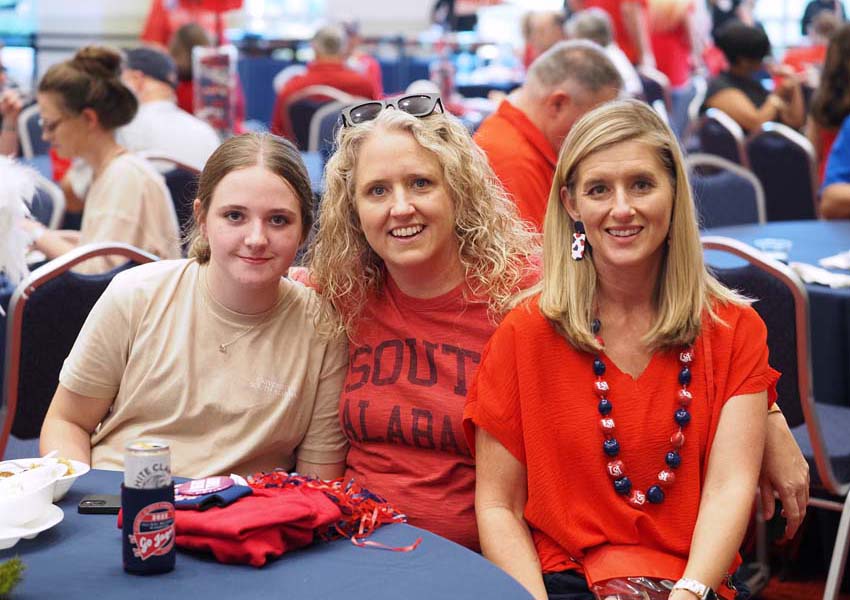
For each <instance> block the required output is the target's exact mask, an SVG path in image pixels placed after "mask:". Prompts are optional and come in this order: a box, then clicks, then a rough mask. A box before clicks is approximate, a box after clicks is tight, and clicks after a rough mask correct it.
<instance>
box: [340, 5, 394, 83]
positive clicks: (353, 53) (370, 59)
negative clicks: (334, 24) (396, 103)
mask: <svg viewBox="0 0 850 600" xmlns="http://www.w3.org/2000/svg"><path fill="white" fill-rule="evenodd" d="M343 27H344V28H345V35H346V36H348V60H346V64H347V65H348V66H349V67H351V68H352V69H354V70H355V71H357V72H358V73H361V74H362V75H364V76H365V77H366V79H368V80H369V81H371V82H372V85H374V86H375V93H376V94H377V96H376V97H377V98H382V97H383V96H384V79H383V74H382V73H381V63H379V62H378V60H377V59H376V58H375V57H374V56H372V55H371V54H369V53H367V52H363V51H362V50H361V49H360V46H361V44H362V43H363V38H362V37H361V36H360V22H359V21H356V20H354V19H352V20H350V21H345V22H344V23H343Z"/></svg>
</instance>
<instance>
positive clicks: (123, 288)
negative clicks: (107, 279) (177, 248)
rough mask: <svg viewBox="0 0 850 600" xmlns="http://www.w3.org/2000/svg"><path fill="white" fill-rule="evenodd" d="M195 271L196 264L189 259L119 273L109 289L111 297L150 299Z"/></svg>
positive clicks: (152, 263)
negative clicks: (165, 287)
mask: <svg viewBox="0 0 850 600" xmlns="http://www.w3.org/2000/svg"><path fill="white" fill-rule="evenodd" d="M197 269H198V263H197V262H196V261H194V260H191V259H185V258H181V259H177V260H157V261H154V262H149V263H145V264H143V265H138V266H136V267H132V268H130V269H126V270H124V271H121V272H120V273H118V274H117V275H116V276H115V277H114V278H113V279H112V282H111V283H110V285H109V289H110V291H111V293H112V294H113V295H118V296H124V297H127V298H130V297H147V298H150V297H151V296H153V295H155V294H156V293H157V292H158V291H159V290H160V289H162V288H163V287H164V286H170V285H177V284H178V283H179V281H180V280H182V279H183V278H184V276H185V275H187V274H191V273H193V272H196V271H197Z"/></svg>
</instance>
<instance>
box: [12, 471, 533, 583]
mask: <svg viewBox="0 0 850 600" xmlns="http://www.w3.org/2000/svg"><path fill="white" fill-rule="evenodd" d="M121 479H122V474H121V473H118V472H113V471H97V470H95V471H91V472H90V473H89V474H87V475H84V476H83V477H81V478H80V479H79V480H78V481H77V482H76V483H75V484H74V487H73V488H72V489H71V491H70V492H69V493H68V495H67V496H66V497H65V499H64V500H63V501H62V502H61V503H60V506H61V507H62V508H63V509H64V511H65V519H64V520H63V521H62V522H61V523H59V524H58V525H56V526H55V527H53V528H52V529H49V530H47V531H45V532H42V533H41V534H39V535H38V537H36V538H35V539H32V540H21V541H20V542H18V544H17V545H16V546H15V547H13V548H11V549H9V550H3V551H0V562H2V561H4V560H6V559H8V558H10V557H12V556H15V555H18V556H20V558H21V559H22V560H23V561H24V563H25V564H26V565H27V570H26V572H25V573H24V580H23V582H22V583H21V584H20V585H19V586H18V587H17V588H16V589H15V592H14V594H13V595H14V598H15V600H27V599H30V598H32V599H35V598H38V599H40V600H41V599H44V598H62V600H73V599H75V598H87V599H88V598H97V597H100V598H110V599H113V598H118V599H122V600H123V599H129V598H139V599H144V600H151V599H152V598H186V599H191V600H195V599H206V598H227V599H228V600H236V599H239V598H251V599H254V598H291V599H293V600H294V599H298V600H308V599H314V598H315V599H318V598H322V599H324V598H363V599H366V598H368V599H369V600H376V599H377V600H380V599H382V598H385V599H387V600H390V599H392V600H396V599H398V598H404V599H405V600H416V599H422V600H436V599H441V598H452V599H455V600H457V599H463V598H468V599H470V600H480V599H482V598H487V599H488V600H489V599H501V598H503V599H505V600H514V599H515V600H528V599H529V598H530V596H529V595H528V594H527V593H526V591H525V590H524V589H523V588H522V587H521V586H520V585H519V584H518V583H517V582H516V581H514V580H513V579H511V578H510V577H508V575H506V574H505V573H504V572H502V571H501V570H499V569H498V568H496V567H495V566H493V565H492V564H491V563H489V562H488V561H487V560H486V559H484V558H483V557H481V556H479V555H478V554H475V553H474V552H471V551H469V550H467V549H466V548H463V547H461V546H458V545H457V544H454V543H452V542H450V541H448V540H446V539H444V538H441V537H439V536H436V535H433V534H431V533H429V532H427V531H423V530H421V529H417V528H415V527H410V526H408V525H401V524H399V525H389V526H386V527H383V528H381V529H379V530H378V531H377V532H375V533H374V534H373V537H372V539H374V540H376V541H379V542H382V543H384V544H388V545H391V546H403V545H407V544H410V543H411V542H413V541H414V540H415V539H416V538H417V537H420V536H421V537H422V538H423V539H422V543H421V544H420V546H419V547H418V548H417V549H416V550H413V551H412V552H391V551H387V550H379V549H364V548H357V547H355V546H354V545H353V544H351V542H349V541H347V540H339V541H336V542H330V543H318V544H315V545H313V546H311V547H309V548H306V549H303V550H298V551H296V552H292V553H289V554H285V555H284V556H283V557H282V558H281V559H279V560H276V561H274V562H271V563H269V564H267V565H266V566H265V567H263V568H261V569H256V568H254V567H249V566H241V565H222V564H219V563H217V562H215V561H214V560H212V558H208V557H205V556H199V555H194V554H188V553H185V552H182V551H178V555H177V567H176V569H175V570H174V571H173V572H171V573H168V574H164V575H154V576H150V577H140V576H134V575H128V574H126V573H124V570H123V568H122V566H121V532H120V530H119V529H118V528H117V527H116V525H115V523H116V521H115V516H114V515H80V514H77V503H78V502H79V501H80V499H81V498H82V497H83V495H85V494H110V493H115V494H117V493H119V486H120V483H121Z"/></svg>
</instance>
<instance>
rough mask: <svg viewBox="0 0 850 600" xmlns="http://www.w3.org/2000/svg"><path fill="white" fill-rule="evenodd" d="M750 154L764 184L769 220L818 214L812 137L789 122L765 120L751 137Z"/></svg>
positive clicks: (793, 218)
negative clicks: (784, 123) (783, 123)
mask: <svg viewBox="0 0 850 600" xmlns="http://www.w3.org/2000/svg"><path fill="white" fill-rule="evenodd" d="M747 156H748V157H749V163H750V168H751V169H752V171H753V173H755V174H756V177H758V178H759V180H760V181H761V183H762V186H764V192H765V201H766V204H767V220H768V221H797V220H803V219H814V218H815V214H816V208H815V199H816V197H817V194H816V189H817V183H816V181H817V171H816V169H815V150H814V148H813V147H812V144H811V142H809V140H807V139H806V138H805V137H804V136H802V135H800V134H799V133H797V132H796V131H794V130H793V129H791V128H790V127H787V126H786V125H782V124H780V123H765V124H763V125H762V127H761V130H759V131H757V132H755V133H753V135H751V136H750V139H749V140H748V141H747Z"/></svg>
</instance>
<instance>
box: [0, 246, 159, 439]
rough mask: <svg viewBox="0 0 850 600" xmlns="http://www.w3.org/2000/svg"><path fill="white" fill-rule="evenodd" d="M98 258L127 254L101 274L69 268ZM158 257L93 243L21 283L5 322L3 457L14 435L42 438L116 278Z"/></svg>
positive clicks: (1, 407) (1, 411) (0, 434)
mask: <svg viewBox="0 0 850 600" xmlns="http://www.w3.org/2000/svg"><path fill="white" fill-rule="evenodd" d="M98 256H123V257H125V258H127V263H125V264H124V265H121V266H119V267H116V268H115V269H113V270H111V271H109V272H107V273H102V274H97V275H87V274H86V275H84V274H80V273H76V272H74V271H72V270H71V269H72V268H73V267H74V266H75V265H77V264H79V263H81V262H83V261H85V260H88V259H90V258H94V257H98ZM154 260H157V257H155V256H153V255H152V254H149V253H147V252H144V251H142V250H139V249H138V248H135V247H133V246H129V245H127V244H119V243H102V244H89V245H86V246H81V247H79V248H76V249H74V250H72V251H71V252H68V253H67V254H64V255H63V256H61V257H59V258H57V259H55V260H52V261H50V262H48V263H46V264H44V265H43V266H41V267H39V268H38V269H36V270H35V271H33V272H32V273H30V275H29V277H27V278H26V279H24V281H22V282H21V283H20V284H19V285H18V286H17V288H16V289H15V293H14V294H13V295H12V299H11V301H10V302H9V310H8V315H7V318H6V320H5V324H6V332H5V334H6V337H5V342H6V344H5V357H4V359H5V370H4V374H5V375H4V381H3V396H2V403H0V424H2V429H0V456H2V454H3V450H4V449H5V447H6V443H7V440H8V439H9V435H10V433H11V434H12V435H14V436H15V437H17V438H21V439H31V438H37V437H38V436H39V434H40V431H41V424H42V421H43V420H44V415H45V414H46V413H47V409H48V407H49V406H50V401H51V399H52V398H53V394H54V392H55V391H56V385H57V384H58V382H59V371H60V370H61V368H62V363H63V362H64V360H65V357H66V356H68V354H69V352H70V351H71V348H72V346H73V345H74V341H75V340H76V339H77V334H78V333H79V331H80V328H82V326H83V323H84V322H85V320H86V318H87V317H88V314H89V312H90V311H91V309H92V307H93V306H94V304H95V302H97V300H98V298H100V295H101V294H102V293H103V291H104V290H105V289H106V286H107V285H109V282H110V281H112V278H113V277H114V276H115V275H116V274H117V273H119V272H121V271H123V270H125V269H127V268H130V267H133V266H136V265H139V264H142V263H147V262H151V261H154Z"/></svg>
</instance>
